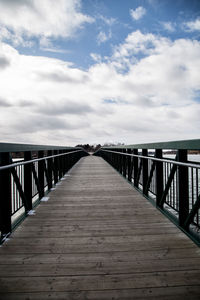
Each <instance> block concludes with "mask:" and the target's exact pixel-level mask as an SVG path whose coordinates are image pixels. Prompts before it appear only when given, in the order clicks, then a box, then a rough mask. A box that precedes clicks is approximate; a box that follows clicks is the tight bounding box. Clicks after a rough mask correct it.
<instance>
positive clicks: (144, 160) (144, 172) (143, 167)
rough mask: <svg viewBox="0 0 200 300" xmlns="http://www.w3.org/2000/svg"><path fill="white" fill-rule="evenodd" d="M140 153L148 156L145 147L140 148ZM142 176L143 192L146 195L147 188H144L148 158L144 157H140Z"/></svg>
mask: <svg viewBox="0 0 200 300" xmlns="http://www.w3.org/2000/svg"><path fill="white" fill-rule="evenodd" d="M142 155H143V156H148V151H147V149H142ZM142 178H143V186H142V189H143V194H145V195H148V190H147V189H146V185H147V182H148V160H147V159H145V158H142Z"/></svg>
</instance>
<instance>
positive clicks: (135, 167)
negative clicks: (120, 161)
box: [133, 149, 138, 188]
mask: <svg viewBox="0 0 200 300" xmlns="http://www.w3.org/2000/svg"><path fill="white" fill-rule="evenodd" d="M133 154H135V155H138V149H134V150H133ZM133 168H134V186H135V187H136V188H138V181H137V180H136V179H137V176H138V157H135V156H134V157H133Z"/></svg>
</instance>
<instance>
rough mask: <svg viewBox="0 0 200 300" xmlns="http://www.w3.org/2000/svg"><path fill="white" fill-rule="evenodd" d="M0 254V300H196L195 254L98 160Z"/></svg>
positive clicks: (199, 269)
mask: <svg viewBox="0 0 200 300" xmlns="http://www.w3.org/2000/svg"><path fill="white" fill-rule="evenodd" d="M48 197H49V199H46V198H45V199H43V200H48V201H42V202H41V204H40V205H39V206H38V207H37V208H36V209H35V214H32V215H30V216H29V217H28V218H26V219H25V221H24V222H23V223H22V224H21V225H20V226H19V227H18V228H17V229H16V230H15V231H14V232H13V234H12V235H11V237H10V239H9V240H8V241H6V242H5V243H4V244H3V245H2V246H1V248H0V299H1V300H7V299H14V300H23V299H26V300H27V299H29V300H36V299H38V300H44V299H60V300H61V299H65V300H66V299H91V300H96V299H99V300H103V299H118V300H119V299H120V300H124V299H154V300H155V299H162V300H163V299H173V300H174V299H181V300H182V299H184V300H185V299H190V300H192V299H200V249H199V248H198V247H197V246H196V245H195V244H194V243H193V242H192V241H191V240H190V239H189V238H188V237H187V236H186V235H185V234H184V233H182V232H181V231H180V230H179V229H178V228H177V227H176V226H175V225H174V224H172V223H171V222H170V221H169V220H168V219H167V218H166V217H165V216H164V215H162V213H160V212H159V211H158V210H156V209H155V207H153V206H152V205H151V203H150V202H148V200H146V199H145V198H143V196H142V195H141V194H139V193H138V192H137V191H135V190H134V189H133V188H132V187H131V185H130V184H129V183H128V182H126V180H124V179H123V178H122V177H121V176H120V175H119V174H118V173H117V172H116V171H115V170H114V169H113V168H112V167H111V166H109V165H108V164H107V163H106V162H105V161H104V160H103V159H102V158H100V157H94V156H88V157H85V158H82V159H81V160H80V161H79V162H78V163H77V164H76V165H75V166H74V168H73V169H72V170H71V171H70V173H68V174H67V175H66V176H65V177H64V178H63V180H62V181H61V182H60V184H58V185H57V186H56V189H55V190H53V191H52V192H51V193H49V194H48Z"/></svg>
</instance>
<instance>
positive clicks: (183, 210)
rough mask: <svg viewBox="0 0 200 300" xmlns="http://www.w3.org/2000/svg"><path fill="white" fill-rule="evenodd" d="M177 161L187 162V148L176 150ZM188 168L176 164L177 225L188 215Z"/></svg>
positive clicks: (181, 223) (181, 224)
mask: <svg viewBox="0 0 200 300" xmlns="http://www.w3.org/2000/svg"><path fill="white" fill-rule="evenodd" d="M178 161H180V162H187V150H178ZM188 188H189V183H188V168H187V167H184V166H178V199H177V200H178V203H179V225H180V226H183V225H184V223H185V221H186V219H187V217H188V215H189V192H188Z"/></svg>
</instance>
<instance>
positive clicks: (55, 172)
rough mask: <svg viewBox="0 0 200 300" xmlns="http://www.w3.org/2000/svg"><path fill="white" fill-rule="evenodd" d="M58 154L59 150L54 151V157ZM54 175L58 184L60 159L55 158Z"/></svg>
mask: <svg viewBox="0 0 200 300" xmlns="http://www.w3.org/2000/svg"><path fill="white" fill-rule="evenodd" d="M56 154H58V151H57V150H54V155H56ZM53 174H54V184H56V183H57V182H58V158H57V157H54V169H53Z"/></svg>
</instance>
